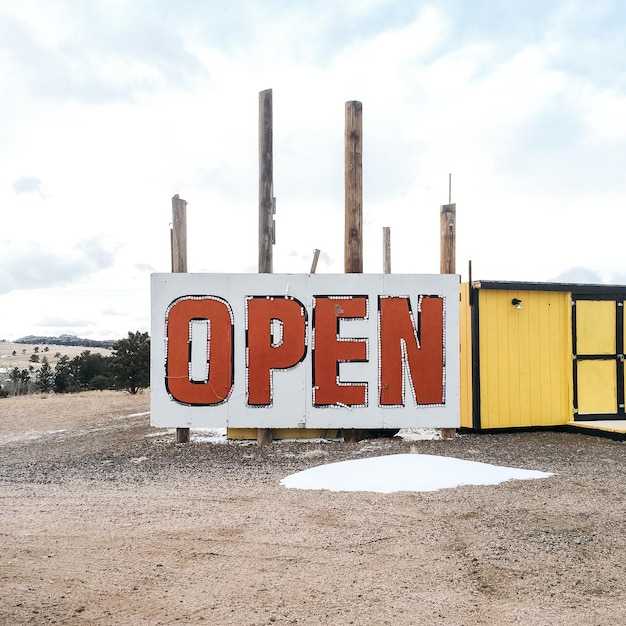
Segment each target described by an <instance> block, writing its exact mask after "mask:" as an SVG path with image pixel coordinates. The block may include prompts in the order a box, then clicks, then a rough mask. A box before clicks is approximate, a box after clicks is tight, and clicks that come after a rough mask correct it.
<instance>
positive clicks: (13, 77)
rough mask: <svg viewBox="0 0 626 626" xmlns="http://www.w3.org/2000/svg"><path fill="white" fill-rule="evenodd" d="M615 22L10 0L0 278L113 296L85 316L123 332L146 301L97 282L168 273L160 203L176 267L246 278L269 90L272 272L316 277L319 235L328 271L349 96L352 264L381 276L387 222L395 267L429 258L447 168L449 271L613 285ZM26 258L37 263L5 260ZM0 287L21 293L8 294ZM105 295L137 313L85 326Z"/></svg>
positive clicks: (618, 12)
mask: <svg viewBox="0 0 626 626" xmlns="http://www.w3.org/2000/svg"><path fill="white" fill-rule="evenodd" d="M625 13H626V10H625V9H623V8H622V6H621V4H619V3H617V2H609V1H605V2H600V3H596V4H594V6H593V7H592V8H589V6H588V5H587V4H586V3H583V2H581V1H579V0H576V1H569V2H561V3H559V4H558V5H557V6H552V5H549V4H546V3H541V2H528V3H520V4H515V3H506V5H505V4H498V3H495V4H494V3H491V2H478V1H477V2H475V3H471V6H470V5H467V6H466V4H465V3H458V2H454V1H452V0H446V1H444V2H441V3H437V4H433V3H419V4H418V5H413V4H411V3H406V2H400V1H399V0H368V1H367V2H365V3H353V2H348V1H347V0H342V1H341V2H331V1H330V0H328V1H327V2H322V3H320V4H317V5H312V4H311V3H308V2H298V1H296V2H289V3H286V2H278V1H276V2H268V3H258V2H243V1H237V0H233V1H231V2H212V3H210V5H206V4H202V3H200V4H199V3H195V4H191V5H175V6H174V5H172V4H171V3H167V2H160V1H158V0H157V1H156V2H145V1H137V2H131V3H129V2H115V3H111V2H98V3H91V4H85V3H81V2H78V1H77V0H65V1H63V2H57V3H49V2H38V1H36V0H32V1H31V2H28V3H24V2H17V1H12V0H8V1H7V2H5V3H3V7H2V10H1V11H0V32H1V35H2V36H1V37H0V42H1V43H0V52H1V53H0V89H2V92H3V93H4V94H8V95H6V96H5V97H4V98H2V99H1V100H0V115H2V119H3V120H4V122H5V126H4V129H5V130H4V132H3V136H2V139H1V140H0V171H3V172H4V175H5V179H4V181H2V180H0V203H2V206H3V207H4V209H5V210H4V212H3V225H2V236H3V238H5V239H7V240H9V241H10V245H11V250H12V251H13V252H12V255H13V260H11V258H10V257H8V256H6V252H5V253H4V254H3V256H2V259H0V275H1V276H2V277H3V278H2V281H3V285H4V290H5V292H6V289H7V286H8V285H16V284H21V285H22V288H24V287H26V286H29V287H30V288H33V289H34V288H37V289H39V288H41V287H42V286H46V285H52V284H57V283H59V282H63V284H67V285H68V287H69V286H70V283H67V280H70V279H71V280H72V281H78V282H76V283H72V284H76V285H78V286H79V287H81V288H82V287H84V284H85V281H86V280H89V281H90V284H93V285H97V286H98V288H100V289H102V290H103V291H102V294H103V295H102V298H100V299H101V300H105V299H106V300H107V301H106V302H104V303H103V304H102V306H100V307H99V308H98V310H97V311H94V310H91V309H90V315H93V316H94V319H96V318H97V319H99V320H100V319H105V320H108V322H110V325H111V326H110V327H111V328H118V329H119V330H118V331H116V332H117V334H118V335H119V334H125V332H126V331H127V330H128V328H126V329H125V328H123V327H121V326H120V325H121V324H124V323H129V320H130V319H132V321H133V322H135V321H141V319H140V317H141V315H143V313H142V311H144V310H145V307H143V306H136V307H135V306H133V305H131V304H130V298H127V296H126V295H124V294H125V292H122V291H119V296H118V295H117V294H114V293H113V292H112V291H107V290H108V289H110V288H111V285H115V284H117V285H119V286H120V289H121V288H123V289H131V290H132V289H136V290H137V293H145V290H146V289H147V281H148V277H147V272H148V271H149V270H148V269H147V268H154V269H155V270H157V271H167V270H168V269H169V264H170V259H169V256H170V255H169V223H170V222H171V197H172V196H173V195H174V194H175V193H179V194H180V195H181V197H183V198H184V199H186V200H187V201H188V202H189V205H188V225H189V239H188V244H189V267H190V269H191V270H192V271H200V270H206V271H226V272H228V271H231V272H239V271H254V270H255V268H256V264H257V250H256V245H257V224H256V220H257V203H258V199H257V185H258V182H257V178H258V164H257V151H258V145H257V125H258V92H259V91H260V90H262V89H265V88H272V89H273V90H274V182H275V192H276V196H277V215H276V219H277V246H276V248H275V269H276V271H308V269H309V267H310V259H311V257H312V250H313V248H320V249H321V250H322V253H323V257H322V259H321V261H320V265H319V267H318V271H320V272H328V271H336V272H341V271H342V269H343V264H342V257H343V167H344V155H343V132H344V103H345V101H347V100H353V99H357V100H361V101H362V102H363V119H364V181H363V182H364V194H365V198H364V214H365V223H366V231H365V267H366V271H376V272H377V271H380V268H381V244H380V240H381V227H382V226H390V227H391V228H392V243H393V247H392V262H393V269H394V271H398V272H400V271H403V272H433V271H437V269H438V264H439V261H438V249H439V241H438V228H439V226H438V208H439V205H440V204H443V203H445V202H447V192H448V189H447V182H448V173H449V172H452V174H453V201H455V202H457V213H458V225H459V229H458V232H457V237H458V239H457V244H458V250H457V267H458V269H459V271H461V272H463V273H464V274H466V264H467V260H469V259H472V260H473V262H474V277H475V278H485V279H488V278H493V279H495V278H501V279H510V280H514V279H520V280H547V279H549V278H551V277H554V276H558V275H560V274H561V273H563V272H566V271H567V270H568V268H571V267H577V266H580V267H586V268H588V270H589V271H590V272H596V273H598V274H599V275H601V276H603V277H614V278H615V277H618V276H620V275H621V274H620V269H621V267H622V265H623V262H622V259H621V256H622V255H621V248H622V246H621V239H620V237H621V235H620V233H621V231H622V230H623V229H624V227H626V224H624V223H623V222H624V220H623V218H622V216H621V213H620V212H619V211H615V212H614V224H613V225H612V227H611V228H610V229H607V228H606V220H605V218H604V217H603V215H604V213H603V212H604V210H606V208H608V207H611V208H612V209H613V208H615V207H619V206H621V204H622V203H623V199H624V193H626V182H625V179H624V177H623V176H622V175H621V170H620V163H623V162H624V159H625V158H626V125H625V124H626V122H624V121H623V117H624V116H623V115H621V113H620V112H621V111H623V109H624V105H625V104H626V102H625V99H626V80H625V79H624V78H623V72H622V71H621V65H620V64H621V58H623V54H624V52H625V50H624V47H626V46H625V44H624V43H623V37H621V36H618V35H619V28H620V24H621V23H623V20H622V18H623V17H624V14H625ZM44 183H45V186H44ZM16 185H17V187H16ZM29 190H30V191H31V192H30V193H29V192H28V191H29ZM44 199H45V202H44V201H43V200H44ZM89 238H100V239H99V241H101V242H117V244H119V247H115V248H107V247H106V246H104V247H103V248H97V250H99V251H100V252H101V253H102V255H103V256H101V257H99V256H98V255H97V254H95V255H90V254H89V253H88V252H89V251H88V249H85V248H83V249H82V250H81V249H80V246H78V242H80V241H82V240H85V239H89ZM107 245H108V244H107ZM97 250H96V249H94V250H92V252H96V251H97ZM107 250H109V251H110V252H111V253H113V252H115V254H114V257H112V258H110V259H109V261H110V262H109V261H107V257H106V251H107ZM20 251H21V252H20ZM26 251H27V252H26ZM293 252H295V253H296V254H295V255H294V254H293ZM24 255H26V256H27V257H28V258H29V259H30V261H31V262H30V265H31V266H35V267H37V268H38V269H37V272H35V273H34V274H33V272H32V271H31V273H30V274H29V273H28V272H27V271H26V270H20V269H19V267H16V261H24V260H25V259H26V256H24ZM44 260H45V262H43V261H44ZM83 262H84V265H83V266H82V267H81V263H83ZM107 263H108V265H107ZM103 264H104V265H103ZM104 266H106V269H104ZM94 272H95V273H94ZM55 276H56V278H55ZM61 277H65V278H63V279H61ZM64 281H65V282H64ZM142 290H143V291H142ZM97 293H98V292H97V291H94V292H93V293H92V296H91V297H92V298H98V295H97ZM104 294H106V295H104ZM23 295H24V294H22V296H23ZM48 295H50V294H48ZM22 296H20V297H22ZM118 297H119V303H120V306H117V302H116V306H112V302H111V300H112V299H113V300H117V298H118ZM2 299H3V300H2V302H0V304H1V305H2V306H3V309H5V308H10V309H13V308H15V307H16V306H18V299H17V295H16V292H11V293H10V294H6V293H5V295H4V296H2ZM81 306H85V305H81V304H80V299H79V298H77V299H76V307H78V308H80V307H81ZM111 308H112V309H114V310H120V309H121V310H128V311H133V313H132V315H131V314H129V316H108V317H107V316H104V318H100V317H99V316H100V311H104V310H105V309H111ZM148 308H149V307H148ZM72 318H73V319H84V318H85V316H84V315H78V316H76V317H74V316H72ZM29 319H30V318H26V317H24V316H23V317H22V318H19V317H18V318H16V320H17V322H16V323H17V324H18V326H19V328H23V326H21V325H19V324H21V323H22V322H23V323H24V324H25V323H27V322H28V320H29ZM6 323H8V322H6ZM98 324H99V326H98V329H100V328H101V326H100V324H101V323H100V322H98ZM146 324H147V318H146ZM16 328H17V326H16ZM94 332H96V331H95V330H94ZM98 332H99V330H98ZM3 334H9V335H10V334H12V333H10V332H8V331H7V332H5V333H3ZM18 334H28V329H24V330H23V331H22V332H20V333H18Z"/></svg>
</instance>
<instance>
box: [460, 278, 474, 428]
mask: <svg viewBox="0 0 626 626" xmlns="http://www.w3.org/2000/svg"><path fill="white" fill-rule="evenodd" d="M459 310H460V316H459V329H460V335H461V337H460V340H461V341H460V344H461V346H460V347H461V354H460V358H461V369H460V378H461V426H462V427H464V428H472V324H471V309H470V303H469V285H468V284H467V283H462V284H461V303H460V307H459Z"/></svg>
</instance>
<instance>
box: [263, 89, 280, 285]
mask: <svg viewBox="0 0 626 626" xmlns="http://www.w3.org/2000/svg"><path fill="white" fill-rule="evenodd" d="M274 213H276V201H275V198H274V146H273V112H272V90H271V89H266V90H265V91H261V92H260V93H259V273H260V274H271V273H272V272H273V271H274V258H273V248H272V246H273V245H274V243H275V242H276V237H275V228H274Z"/></svg>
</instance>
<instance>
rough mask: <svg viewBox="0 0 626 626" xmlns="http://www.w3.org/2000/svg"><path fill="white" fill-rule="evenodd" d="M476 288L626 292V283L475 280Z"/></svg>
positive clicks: (593, 292)
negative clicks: (599, 283)
mask: <svg viewBox="0 0 626 626" xmlns="http://www.w3.org/2000/svg"><path fill="white" fill-rule="evenodd" d="M472 287H474V289H499V290H501V291H505V290H506V291H567V292H571V293H573V294H583V293H584V294H626V285H604V284H602V285H598V284H585V283H527V282H518V281H513V280H510V281H507V280H505V281H500V280H475V281H472Z"/></svg>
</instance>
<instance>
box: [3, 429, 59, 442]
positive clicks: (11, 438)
mask: <svg viewBox="0 0 626 626" xmlns="http://www.w3.org/2000/svg"><path fill="white" fill-rule="evenodd" d="M64 432H65V428H63V429H61V430H46V431H44V432H36V431H32V430H31V431H28V432H25V433H19V434H17V435H5V436H4V437H0V445H2V444H4V443H14V442H16V441H35V440H37V439H41V438H43V437H47V436H50V435H59V434H60V433H64Z"/></svg>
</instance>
